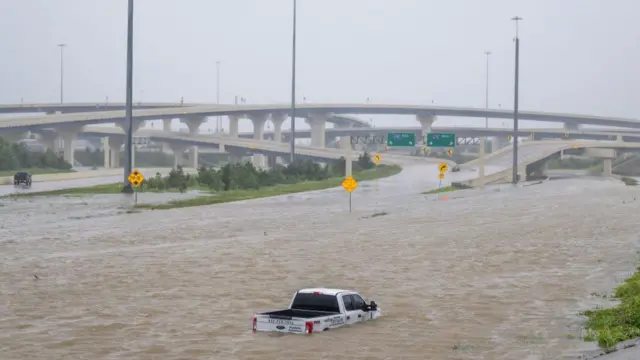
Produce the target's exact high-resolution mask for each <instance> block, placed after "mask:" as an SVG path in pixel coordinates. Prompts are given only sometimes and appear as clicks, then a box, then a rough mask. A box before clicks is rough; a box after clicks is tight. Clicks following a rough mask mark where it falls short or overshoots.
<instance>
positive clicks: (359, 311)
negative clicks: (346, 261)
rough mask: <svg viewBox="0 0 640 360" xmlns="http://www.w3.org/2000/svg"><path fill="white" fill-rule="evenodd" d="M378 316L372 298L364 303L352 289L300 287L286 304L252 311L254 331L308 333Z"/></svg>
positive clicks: (379, 313) (379, 311)
mask: <svg viewBox="0 0 640 360" xmlns="http://www.w3.org/2000/svg"><path fill="white" fill-rule="evenodd" d="M380 316H382V311H381V310H380V308H378V305H377V304H376V303H375V301H371V303H370V304H368V305H367V303H366V302H365V301H364V299H363V298H362V296H360V294H358V293H357V292H355V291H350V290H340V289H325V288H317V289H302V290H299V291H297V292H296V293H295V294H294V295H293V299H291V304H289V308H287V309H285V310H278V311H270V312H266V313H261V314H256V315H254V316H253V332H257V331H277V332H289V333H296V334H311V333H313V332H318V331H327V330H329V329H335V328H337V327H340V326H343V325H347V324H355V323H358V322H361V321H367V320H373V319H377V318H379V317H380Z"/></svg>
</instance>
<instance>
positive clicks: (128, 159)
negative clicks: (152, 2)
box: [122, 0, 133, 193]
mask: <svg viewBox="0 0 640 360" xmlns="http://www.w3.org/2000/svg"><path fill="white" fill-rule="evenodd" d="M126 97H127V98H126V103H127V107H126V111H125V120H126V122H127V142H126V145H125V147H126V148H125V150H126V156H125V159H124V162H125V167H124V180H123V185H124V186H123V188H122V192H124V193H133V187H132V186H131V183H129V179H127V177H128V176H129V174H131V171H132V160H133V151H132V146H133V0H129V17H128V21H127V91H126Z"/></svg>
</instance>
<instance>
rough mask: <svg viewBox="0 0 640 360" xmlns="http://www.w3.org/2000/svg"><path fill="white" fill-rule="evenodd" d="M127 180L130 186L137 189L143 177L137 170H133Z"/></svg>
mask: <svg viewBox="0 0 640 360" xmlns="http://www.w3.org/2000/svg"><path fill="white" fill-rule="evenodd" d="M127 180H129V182H130V183H131V185H132V186H134V187H138V186H140V184H142V182H143V181H144V176H143V175H142V174H141V173H140V172H139V171H138V170H133V171H132V172H131V174H129V176H128V177H127Z"/></svg>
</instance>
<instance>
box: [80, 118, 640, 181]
mask: <svg viewBox="0 0 640 360" xmlns="http://www.w3.org/2000/svg"><path fill="white" fill-rule="evenodd" d="M327 130H333V129H327ZM335 130H336V131H341V134H342V135H343V136H344V135H354V134H358V133H359V132H360V131H365V132H369V131H371V130H378V131H388V130H389V129H386V130H382V129H380V128H375V129H362V130H361V129H351V131H348V130H349V129H335ZM391 130H401V129H391ZM434 130H437V131H442V132H455V133H456V134H458V135H459V134H461V133H464V134H465V135H466V136H482V135H498V134H502V135H503V136H505V137H506V136H507V134H511V132H506V131H505V130H504V129H485V128H480V129H474V128H435V129H434ZM401 131H402V130H401ZM308 133H309V131H307V134H308ZM83 134H87V135H91V136H100V137H109V138H110V139H113V140H115V141H116V142H115V143H116V144H118V145H117V146H116V147H115V149H117V151H119V149H120V147H121V145H122V143H123V142H124V132H123V131H122V129H120V128H117V127H106V126H87V127H85V129H84V130H83ZM385 134H386V132H385ZM527 134H529V131H528V130H527V129H523V130H522V134H521V135H522V136H526V135H527ZM536 134H538V133H534V136H535V135H536ZM540 134H542V135H544V136H545V137H552V138H553V137H555V138H557V139H565V137H566V134H565V133H564V132H563V131H562V130H558V129H546V130H545V131H542V132H540ZM529 135H530V134H529ZM135 136H136V137H146V138H149V139H150V140H152V141H156V142H166V143H170V144H172V145H171V146H172V148H173V151H174V153H178V154H182V153H183V152H184V151H185V148H184V146H183V145H185V144H188V145H195V146H204V147H214V148H218V149H224V150H226V151H227V152H229V153H230V154H232V155H234V153H235V155H236V157H237V156H239V155H240V154H242V153H244V152H247V151H249V152H252V153H257V154H265V155H269V156H282V155H288V154H289V145H288V144H284V143H281V142H277V141H269V140H263V141H259V140H255V139H246V138H233V137H230V136H224V135H219V134H199V135H190V134H184V133H177V132H165V131H161V130H152V129H140V130H138V131H137V132H136V133H135ZM569 136H570V137H579V136H586V137H592V138H598V139H604V140H607V139H609V138H610V137H611V136H612V135H611V133H605V132H594V133H591V132H586V131H585V132H581V133H569ZM614 138H615V137H614ZM188 139H193V140H197V141H196V142H189V141H188ZM205 140H206V141H205ZM582 140H584V139H582ZM625 140H627V141H629V142H630V143H629V144H631V143H635V144H637V145H638V146H639V147H640V133H638V134H635V135H630V134H628V135H625ZM202 141H204V142H202ZM576 141H578V142H576ZM580 141H581V140H555V141H551V142H549V141H544V140H542V141H531V142H523V143H522V144H523V145H522V146H524V147H523V148H528V149H533V148H534V147H532V145H536V144H541V145H542V146H543V147H544V148H545V149H549V150H550V151H551V154H553V153H554V152H557V151H560V150H556V148H557V147H558V146H559V147H560V148H571V147H573V146H576V144H582V142H580ZM176 144H177V145H176ZM199 144H201V145H199ZM272 144H278V145H279V147H278V148H277V149H275V148H273V147H272V146H271V145H272ZM587 144H588V145H589V146H590V147H602V146H601V145H600V142H598V141H591V142H588V143H587ZM605 144H606V145H605V146H604V147H607V146H609V147H610V146H611V145H610V144H614V145H615V146H617V147H621V148H628V147H632V145H627V143H626V142H622V141H620V140H618V141H613V142H612V141H606V142H605ZM264 146H267V147H264ZM105 147H106V146H105ZM296 148H297V147H296ZM302 149H314V147H302ZM315 149H317V148H315ZM327 150H329V149H327ZM509 151H511V150H510V148H505V149H502V150H500V151H498V152H496V153H494V154H491V155H490V156H488V157H487V160H486V161H487V164H488V166H489V167H491V166H492V162H495V161H497V160H495V159H496V157H498V158H499V159H501V158H502V156H508V155H501V154H506V153H508V152H509ZM523 151H525V153H520V157H523V159H526V158H527V157H526V156H525V155H526V150H523ZM339 153H342V152H341V151H340V152H339ZM523 154H525V155H523ZM536 154H537V153H536ZM545 154H546V153H545ZM545 154H543V155H544V156H543V158H544V157H546V156H547V155H545ZM301 155H304V156H309V157H313V156H315V157H316V158H318V159H320V158H322V156H319V155H318V154H317V153H313V154H311V153H301ZM333 155H334V153H332V152H329V153H327V157H326V158H329V159H331V158H334V157H332V156H333ZM338 157H340V156H338ZM535 160H539V159H535ZM194 161H195V160H194ZM473 163H474V162H471V163H470V164H473ZM498 163H499V161H498ZM498 165H499V164H498ZM525 165H529V164H528V163H527V164H525ZM189 166H192V167H195V166H196V164H189ZM465 166H466V165H465ZM489 174H491V171H489V172H487V175H489Z"/></svg>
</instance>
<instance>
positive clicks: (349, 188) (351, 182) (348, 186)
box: [342, 176, 358, 212]
mask: <svg viewBox="0 0 640 360" xmlns="http://www.w3.org/2000/svg"><path fill="white" fill-rule="evenodd" d="M342 187H343V188H344V190H345V191H346V192H348V193H349V212H351V193H352V192H353V191H354V190H355V189H356V188H357V187H358V182H357V181H356V179H354V178H353V176H347V177H346V178H345V179H344V180H343V181H342Z"/></svg>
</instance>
